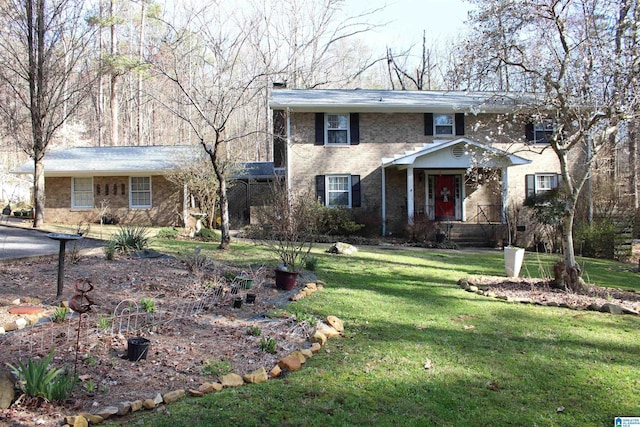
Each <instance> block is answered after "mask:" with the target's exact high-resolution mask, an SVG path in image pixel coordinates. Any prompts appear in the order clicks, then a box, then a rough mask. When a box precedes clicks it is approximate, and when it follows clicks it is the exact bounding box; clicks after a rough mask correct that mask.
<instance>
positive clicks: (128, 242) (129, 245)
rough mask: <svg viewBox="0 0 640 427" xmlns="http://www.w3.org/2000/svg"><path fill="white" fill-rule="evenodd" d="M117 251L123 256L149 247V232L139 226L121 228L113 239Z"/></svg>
mask: <svg viewBox="0 0 640 427" xmlns="http://www.w3.org/2000/svg"><path fill="white" fill-rule="evenodd" d="M111 241H112V242H113V245H114V247H115V250H116V251H117V252H119V253H122V254H127V253H130V252H136V251H141V250H143V249H146V248H147V247H149V232H148V230H147V229H146V228H144V227H141V226H137V225H127V226H125V227H120V228H119V229H118V232H117V233H116V234H114V235H113V237H112V238H111Z"/></svg>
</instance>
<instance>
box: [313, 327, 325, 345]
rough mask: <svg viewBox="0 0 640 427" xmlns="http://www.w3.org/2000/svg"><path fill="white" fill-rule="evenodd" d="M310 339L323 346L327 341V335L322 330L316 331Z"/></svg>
mask: <svg viewBox="0 0 640 427" xmlns="http://www.w3.org/2000/svg"><path fill="white" fill-rule="evenodd" d="M309 340H310V341H311V342H312V343H316V344H318V345H320V346H323V345H325V344H326V343H327V336H326V335H325V334H323V333H322V332H320V331H315V332H314V333H313V335H312V336H311V338H309Z"/></svg>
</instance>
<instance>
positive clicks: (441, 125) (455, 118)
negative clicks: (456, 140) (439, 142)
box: [424, 113, 464, 136]
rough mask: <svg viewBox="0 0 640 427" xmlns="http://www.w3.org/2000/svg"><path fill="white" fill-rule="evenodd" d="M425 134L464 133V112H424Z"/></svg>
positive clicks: (445, 134) (458, 134)
mask: <svg viewBox="0 0 640 427" xmlns="http://www.w3.org/2000/svg"><path fill="white" fill-rule="evenodd" d="M424 134H425V135H429V136H434V135H435V136H452V135H457V136H460V135H464V113H455V114H434V113H424Z"/></svg>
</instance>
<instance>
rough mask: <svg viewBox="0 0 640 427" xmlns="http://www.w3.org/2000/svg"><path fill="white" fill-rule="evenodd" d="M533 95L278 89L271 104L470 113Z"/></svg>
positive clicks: (501, 108)
mask: <svg viewBox="0 0 640 427" xmlns="http://www.w3.org/2000/svg"><path fill="white" fill-rule="evenodd" d="M525 98H527V99H528V100H530V98H533V95H526V96H525V95H523V94H520V93H507V92H500V93H499V92H466V91H465V92H445V91H405V90H402V91H401V90H396V91H393V90H363V89H331V90H316V89H309V90H304V89H293V90H283V89H275V90H273V91H272V93H271V101H270V102H269V106H270V107H271V108H272V109H274V110H278V109H287V108H290V109H292V110H294V111H302V112H313V111H317V112H323V111H344V112H388V113H390V112H398V113H401V112H414V113H415V112H425V113H426V112H452V111H453V112H468V113H473V114H478V113H506V112H512V111H514V110H515V109H517V108H518V107H520V106H521V105H522V103H523V101H524V100H525Z"/></svg>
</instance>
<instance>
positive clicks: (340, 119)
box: [325, 114, 349, 145]
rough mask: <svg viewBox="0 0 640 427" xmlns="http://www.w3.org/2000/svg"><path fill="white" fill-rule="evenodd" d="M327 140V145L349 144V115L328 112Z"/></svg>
mask: <svg viewBox="0 0 640 427" xmlns="http://www.w3.org/2000/svg"><path fill="white" fill-rule="evenodd" d="M325 117H326V120H327V122H326V125H325V132H326V135H325V141H327V145H338V144H339V145H347V144H348V143H349V115H348V114H327V115H326V116H325Z"/></svg>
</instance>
